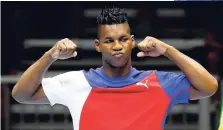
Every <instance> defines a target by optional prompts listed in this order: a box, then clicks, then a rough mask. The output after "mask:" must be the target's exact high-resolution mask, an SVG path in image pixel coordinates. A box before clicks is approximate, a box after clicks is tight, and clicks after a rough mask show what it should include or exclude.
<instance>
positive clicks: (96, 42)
mask: <svg viewBox="0 0 223 130" xmlns="http://www.w3.org/2000/svg"><path fill="white" fill-rule="evenodd" d="M94 43H95V44H94V46H95V49H96V51H97V52H101V51H100V47H99V40H98V39H95V40H94Z"/></svg>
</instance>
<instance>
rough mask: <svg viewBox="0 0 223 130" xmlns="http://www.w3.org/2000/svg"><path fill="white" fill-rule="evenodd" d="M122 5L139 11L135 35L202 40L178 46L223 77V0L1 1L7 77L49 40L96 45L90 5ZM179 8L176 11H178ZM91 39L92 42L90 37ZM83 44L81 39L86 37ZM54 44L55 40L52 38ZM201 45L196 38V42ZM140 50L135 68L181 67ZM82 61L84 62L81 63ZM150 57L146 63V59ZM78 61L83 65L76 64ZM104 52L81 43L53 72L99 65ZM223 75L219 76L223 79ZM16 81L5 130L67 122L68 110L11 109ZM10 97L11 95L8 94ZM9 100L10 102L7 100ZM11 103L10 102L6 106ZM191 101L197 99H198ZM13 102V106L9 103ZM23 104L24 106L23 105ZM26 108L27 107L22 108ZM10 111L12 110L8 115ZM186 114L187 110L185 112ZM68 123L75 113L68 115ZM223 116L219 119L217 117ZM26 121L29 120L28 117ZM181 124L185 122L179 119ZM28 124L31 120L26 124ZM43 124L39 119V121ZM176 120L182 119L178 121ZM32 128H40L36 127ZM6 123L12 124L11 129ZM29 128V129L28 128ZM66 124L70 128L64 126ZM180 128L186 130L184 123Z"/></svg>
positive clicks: (213, 125) (133, 24) (216, 101)
mask: <svg viewBox="0 0 223 130" xmlns="http://www.w3.org/2000/svg"><path fill="white" fill-rule="evenodd" d="M113 5H115V6H120V7H123V8H128V9H129V8H130V9H134V10H135V11H136V15H135V16H133V17H130V18H129V24H130V26H131V29H132V33H133V34H134V35H135V38H136V39H143V38H145V37H146V36H153V37H156V38H159V39H161V40H162V39H171V40H177V39H178V40H181V41H192V42H193V41H196V39H200V40H202V41H203V44H202V45H199V46H197V45H195V46H194V47H189V46H188V45H187V43H186V42H185V43H184V44H182V45H179V46H186V47H183V49H182V47H179V50H180V51H182V52H183V53H185V54H186V55H188V56H190V57H192V58H194V59H195V60H197V61H198V62H200V63H201V64H202V65H203V66H204V67H205V68H206V69H208V71H209V72H211V73H212V74H214V75H217V76H219V77H222V66H223V64H222V56H223V55H222V46H223V31H222V30H223V24H222V23H223V17H222V16H223V15H222V14H223V2H92V1H91V2H1V9H2V10H1V13H2V14H1V16H2V17H1V19H2V21H1V24H2V25H1V27H2V28H1V32H2V33H1V34H2V36H1V38H2V39H1V40H2V41H1V46H2V50H1V53H2V62H1V63H2V68H1V71H2V76H9V75H10V76H15V75H17V74H20V73H22V72H23V71H25V70H26V69H27V67H29V66H30V65H31V64H32V63H33V62H34V61H36V60H37V59H38V58H39V57H41V56H42V55H43V54H44V52H45V51H47V50H48V49H50V47H51V46H49V45H48V46H44V45H42V44H44V43H45V42H44V40H45V41H46V40H49V39H54V40H55V39H56V40H57V39H58V40H59V39H62V38H65V37H67V38H71V39H79V40H82V41H83V40H86V39H87V40H88V41H87V42H83V44H84V43H85V44H88V45H90V44H94V43H93V42H92V41H93V40H94V39H95V38H96V37H97V22H96V17H89V16H86V15H85V13H84V11H86V10H88V9H101V8H103V7H105V6H106V7H111V6H113ZM159 9H167V11H164V12H166V13H168V11H172V12H169V13H168V15H167V16H159V15H158V10H159ZM176 9H180V10H183V12H184V13H183V14H184V15H182V16H181V15H177V16H175V15H176V14H177V11H176ZM174 10H175V11H174ZM29 39H32V40H33V39H34V40H35V39H36V40H43V42H41V45H42V46H41V45H38V42H37V43H36V45H38V47H37V46H34V47H28V48H27V47H26V46H25V43H26V42H27V40H29ZM90 41H91V42H90ZM81 43H82V42H81ZM51 44H52V45H53V44H54V43H52V42H51ZM194 44H196V42H194ZM137 51H138V50H137V49H135V50H134V51H133V54H132V57H133V61H134V64H133V65H134V67H137V68H138V69H157V70H164V71H179V68H178V67H177V66H176V65H174V64H170V63H169V62H168V60H167V59H166V58H164V57H158V58H150V57H147V58H141V59H139V58H137V57H136V56H135V55H136V53H137ZM82 61H83V62H82ZM145 62H146V64H144V63H145ZM76 63H78V64H76ZM100 65H101V64H100V53H96V51H95V50H94V48H88V49H86V48H84V47H83V48H81V47H80V48H79V53H78V57H77V58H73V59H69V60H66V61H60V62H57V63H55V64H53V65H52V66H51V67H50V70H49V71H50V72H58V71H69V70H79V69H89V68H96V67H98V66H100ZM220 79H221V78H219V81H220ZM13 85H14V83H2V86H4V87H2V106H3V107H2V108H5V109H2V124H3V125H4V124H7V123H5V122H4V121H6V120H9V122H8V124H10V125H9V126H8V127H7V126H3V127H4V128H3V127H2V129H3V130H7V129H16V128H13V126H15V125H16V124H22V123H21V120H27V122H28V123H30V122H31V123H33V122H36V120H37V122H38V121H40V122H41V121H42V122H51V121H52V120H58V121H57V122H63V121H64V120H65V118H66V117H65V116H64V115H63V114H55V115H52V117H51V116H50V117H51V118H50V117H49V115H47V114H41V113H40V114H37V116H38V118H37V117H36V115H35V114H34V113H29V114H26V115H23V116H22V117H21V114H19V112H17V113H16V112H12V111H11V108H12V106H13V105H15V104H17V103H16V102H15V101H14V99H12V98H11V96H10V91H11V90H12V88H13ZM7 96H8V100H6V99H5V98H6V97H7ZM5 101H6V102H5ZM219 101H220V89H219V90H218V92H217V93H216V94H215V95H214V96H213V98H212V99H211V104H212V105H213V106H215V108H216V111H214V112H213V113H212V116H211V119H212V122H211V128H212V129H213V130H214V129H216V126H217V125H218V122H217V120H216V117H217V115H218V112H219V110H220V109H219ZM6 104H7V105H6ZM192 104H197V102H196V101H194V102H192ZM4 106H8V107H4ZM19 107H22V106H19ZM22 109H23V108H22ZM7 112H9V114H8V115H7V114H4V113H7ZM185 114H186V113H183V115H185ZM182 117H183V116H179V115H176V117H174V119H173V120H176V121H177V120H178V121H179V120H181V118H182ZM188 117H189V118H188V121H187V123H188V122H191V123H192V124H197V120H198V117H197V115H196V114H194V115H189V116H188ZM67 119H68V122H70V121H71V118H70V116H69V114H68V116H67ZM217 119H218V118H217ZM25 122H26V121H25ZM179 122H180V123H182V121H179ZM25 124H26V123H25ZM37 124H38V123H37ZM176 124H177V123H176ZM33 127H34V128H33V129H37V127H35V126H33ZM6 128H7V129H6ZM27 129H28V128H27ZM64 129H65V128H64ZM180 129H183V127H182V128H180Z"/></svg>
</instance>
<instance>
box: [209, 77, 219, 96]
mask: <svg viewBox="0 0 223 130" xmlns="http://www.w3.org/2000/svg"><path fill="white" fill-rule="evenodd" d="M207 87H208V88H209V90H208V93H207V96H212V95H214V94H215V93H216V91H217V90H218V81H217V80H216V79H214V80H212V81H211V82H210V83H209V85H208V86H207Z"/></svg>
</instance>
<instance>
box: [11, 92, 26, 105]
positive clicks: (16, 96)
mask: <svg viewBox="0 0 223 130" xmlns="http://www.w3.org/2000/svg"><path fill="white" fill-rule="evenodd" d="M11 96H12V97H13V99H15V101H17V102H18V103H21V104H25V102H26V98H24V96H23V95H22V94H19V92H17V91H16V90H15V89H13V90H12V92H11Z"/></svg>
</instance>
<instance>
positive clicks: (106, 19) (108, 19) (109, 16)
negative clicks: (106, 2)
mask: <svg viewBox="0 0 223 130" xmlns="http://www.w3.org/2000/svg"><path fill="white" fill-rule="evenodd" d="M97 22H98V24H123V23H128V18H127V13H126V12H125V10H124V9H122V8H118V7H112V8H106V7H105V8H104V9H102V11H101V13H100V14H99V15H98V17H97Z"/></svg>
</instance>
